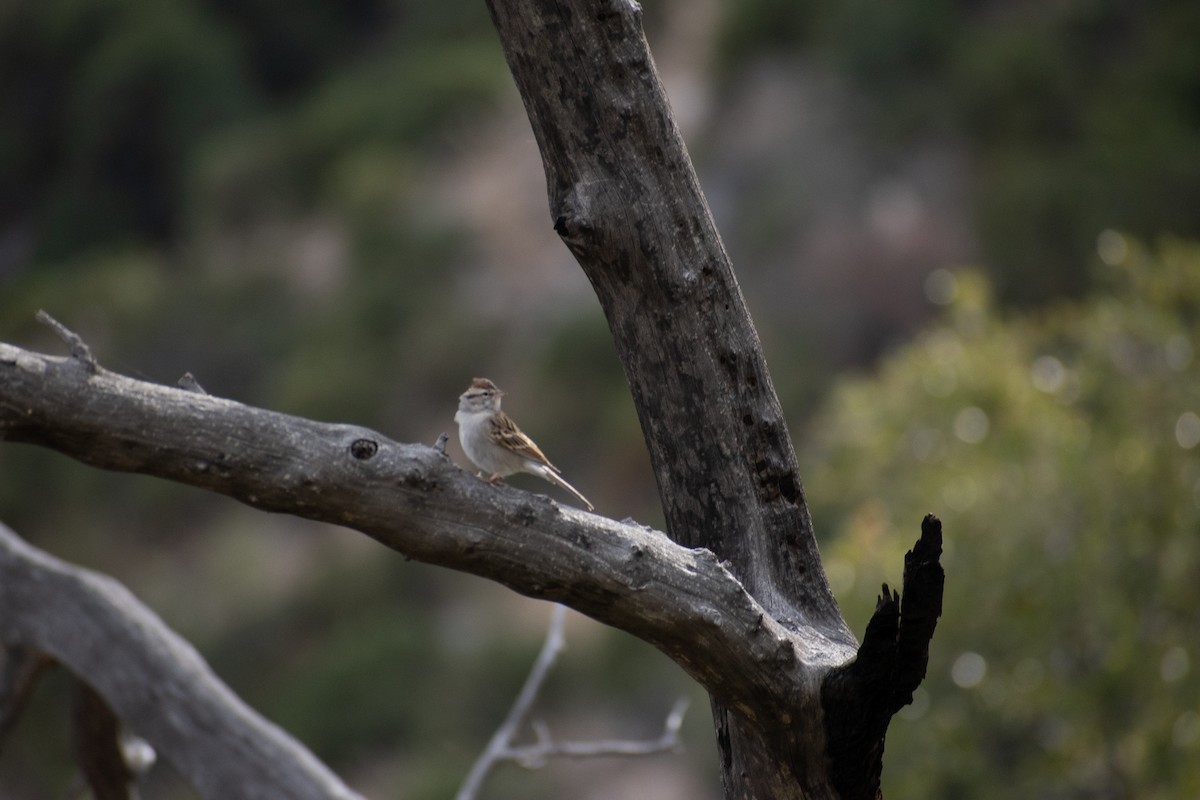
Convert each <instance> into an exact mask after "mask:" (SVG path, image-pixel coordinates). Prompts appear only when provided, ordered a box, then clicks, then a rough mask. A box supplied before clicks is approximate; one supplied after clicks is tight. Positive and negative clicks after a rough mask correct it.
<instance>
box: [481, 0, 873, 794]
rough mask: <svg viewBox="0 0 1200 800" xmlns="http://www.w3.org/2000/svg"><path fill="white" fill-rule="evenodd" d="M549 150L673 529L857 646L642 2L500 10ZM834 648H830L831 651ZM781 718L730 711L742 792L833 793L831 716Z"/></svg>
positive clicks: (824, 645) (765, 597)
mask: <svg viewBox="0 0 1200 800" xmlns="http://www.w3.org/2000/svg"><path fill="white" fill-rule="evenodd" d="M488 7H489V9H490V10H491V13H492V19H493V22H494V23H495V26H496V29H497V31H498V32H499V34H500V40H501V43H502V44H503V47H504V52H505V56H506V58H507V60H508V65H509V68H510V70H511V71H512V73H513V77H514V79H515V80H516V83H517V87H518V89H519V90H520V92H521V97H522V99H523V101H524V103H525V108H526V111H527V112H528V116H529V120H530V123H531V125H532V127H533V132H534V135H535V137H536V139H537V142H538V146H539V148H540V150H541V154H542V163H543V166H544V168H545V172H546V187H547V193H548V197H549V204H550V217H551V219H552V220H553V224H554V229H555V230H556V231H557V232H558V233H559V235H560V236H561V237H562V239H563V241H564V243H565V244H566V245H567V247H568V248H570V250H571V252H572V253H573V254H574V255H575V257H576V259H577V260H578V262H579V264H580V266H581V267H582V268H583V270H584V272H585V273H586V274H587V276H588V278H589V279H590V280H591V282H592V285H593V287H595V290H596V295H597V297H598V298H599V300H600V304H601V306H602V307H603V308H604V312H605V314H606V316H607V318H608V322H609V328H610V329H611V331H612V334H613V339H614V342H615V344H616V348H617V352H618V355H619V356H620V359H621V362H622V364H623V366H624V370H625V376H626V378H627V379H628V381H629V385H630V387H631V389H632V392H633V399H634V404H635V406H636V408H637V411H638V416H639V419H640V420H641V425H642V430H643V433H644V434H645V438H646V443H647V446H648V448H649V451H650V457H651V462H652V466H653V468H654V472H655V475H656V477H657V479H658V487H659V494H660V496H661V498H662V503H663V509H664V513H665V516H666V523H667V525H666V528H667V532H668V533H669V534H670V535H671V536H672V537H673V538H674V539H675V540H676V541H679V542H682V543H684V544H687V545H690V546H698V547H706V548H708V549H710V550H712V551H713V552H715V553H716V554H717V555H718V556H719V557H720V558H722V559H726V560H728V561H729V562H730V569H731V570H732V571H733V573H734V575H736V576H737V577H738V578H739V579H740V580H741V581H742V582H743V583H744V584H745V585H746V587H747V589H748V590H749V592H750V594H751V595H752V596H754V597H755V598H756V599H757V600H758V601H759V602H760V603H762V605H763V606H764V608H765V609H766V610H767V611H768V613H770V614H771V615H772V616H773V617H774V618H775V619H776V620H778V621H779V622H780V624H781V625H784V626H785V627H787V628H788V629H790V630H792V631H793V632H794V633H795V634H796V635H797V636H799V637H802V638H805V639H806V640H808V641H809V642H810V647H811V648H812V649H818V648H820V649H823V650H824V651H825V652H826V653H828V654H829V655H830V656H831V658H832V659H833V660H835V661H838V660H840V661H845V660H848V659H849V658H851V657H852V656H853V654H854V649H855V647H856V643H855V640H854V637H853V635H851V633H850V631H849V630H848V629H847V628H846V625H845V622H844V621H843V620H842V617H841V614H840V612H839V610H838V608H837V603H836V602H835V601H834V598H833V594H832V593H831V592H830V590H829V586H828V583H827V581H826V579H825V575H824V572H823V570H822V568H821V563H820V558H819V555H818V552H817V545H816V540H815V538H814V536H813V527H812V521H811V518H810V516H809V512H808V508H807V505H806V503H805V499H804V490H803V488H802V485H801V482H800V475H799V472H798V470H797V466H796V459H795V454H794V452H793V450H792V445H791V440H790V439H789V437H788V432H787V425H786V422H785V420H784V417H783V413H782V411H781V409H780V406H779V402H778V400H777V398H776V396H775V392H774V389H773V387H772V384H771V378H770V375H769V374H768V372H767V367H766V362H765V360H764V358H763V354H762V348H761V346H760V343H759V340H758V336H757V333H756V332H755V329H754V326H753V324H752V322H751V320H750V316H749V313H748V312H747V310H746V306H745V302H744V301H743V298H742V295H741V291H740V289H739V287H738V284H737V280H736V278H735V276H734V273H733V270H732V267H731V265H730V261H729V258H728V256H727V254H726V252H725V249H724V247H723V245H722V243H721V240H720V237H719V236H718V234H717V231H716V228H715V226H714V224H713V221H712V217H711V215H710V213H709V210H708V206H707V203H706V202H705V200H704V197H703V194H702V192H701V190H700V187H699V184H698V182H697V180H696V176H695V172H694V170H693V168H692V164H691V161H690V159H689V157H688V154H687V150H686V147H685V146H684V143H683V139H682V137H681V136H680V133H679V131H678V129H677V127H676V126H675V123H674V121H673V118H672V116H671V112H670V107H669V104H668V102H667V98H666V95H665V93H664V91H663V87H662V84H661V83H660V82H659V79H658V76H657V73H656V71H655V68H654V63H653V60H652V58H651V56H650V51H649V48H648V47H647V45H646V40H645V37H644V36H643V33H642V29H641V13H640V8H639V6H638V4H637V3H636V2H631V0H599V1H597V0H488ZM818 640H819V643H818ZM811 690H812V685H811V684H807V685H806V684H805V683H804V682H801V683H798V684H797V685H796V687H795V692H794V693H793V694H792V695H791V696H792V697H793V698H796V699H795V700H793V703H792V704H791V706H792V707H787V704H784V705H781V707H780V710H779V715H778V723H777V724H775V725H773V726H770V727H764V726H763V724H762V722H761V720H760V721H755V722H754V723H753V724H749V725H747V724H746V722H747V720H746V719H745V717H744V715H741V714H738V713H730V712H731V709H728V708H726V707H724V706H723V705H722V704H721V703H720V702H716V703H715V704H714V707H713V710H714V716H715V719H716V724H717V742H718V747H719V748H720V750H721V754H722V773H723V779H724V782H725V789H726V795H727V797H731V798H732V797H759V798H784V797H826V796H832V790H831V788H830V786H829V782H828V773H829V769H828V766H827V759H826V757H825V746H824V731H823V727H822V711H821V708H820V706H819V704H818V703H816V702H812V700H813V699H814V698H811V697H807V698H806V697H805V695H806V694H807V693H808V692H809V691H811Z"/></svg>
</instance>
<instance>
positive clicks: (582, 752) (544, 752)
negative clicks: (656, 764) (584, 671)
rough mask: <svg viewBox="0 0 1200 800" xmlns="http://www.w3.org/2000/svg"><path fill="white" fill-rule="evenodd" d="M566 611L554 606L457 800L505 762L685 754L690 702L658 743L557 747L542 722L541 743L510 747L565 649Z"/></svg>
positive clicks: (537, 727) (465, 799)
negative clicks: (683, 733) (683, 734)
mask: <svg viewBox="0 0 1200 800" xmlns="http://www.w3.org/2000/svg"><path fill="white" fill-rule="evenodd" d="M566 611H567V609H566V607H565V606H560V605H556V606H555V607H554V612H553V613H552V614H551V616H550V625H549V627H548V628H547V630H546V640H545V642H544V643H543V644H542V649H541V652H539V653H538V656H537V659H535V660H534V662H533V667H532V668H531V669H530V670H529V677H527V678H526V679H525V685H524V686H522V687H521V691H520V693H518V694H517V699H516V700H514V701H513V704H512V708H510V709H509V711H508V715H507V716H505V718H504V721H503V722H502V723H501V724H500V727H499V728H497V729H496V732H495V733H494V734H492V738H491V739H490V740H489V741H488V744H487V747H486V748H484V751H483V752H482V753H481V754H480V755H479V758H478V759H476V761H475V763H474V764H473V765H472V766H471V771H470V772H469V773H467V777H466V780H464V781H463V784H462V787H461V788H460V789H459V790H458V794H457V795H456V796H455V800H475V798H476V797H477V796H478V794H479V790H480V788H482V786H483V782H484V780H486V779H487V776H488V774H489V773H491V771H492V769H493V768H494V767H495V766H496V764H498V763H499V762H501V761H514V762H516V763H518V764H520V765H521V766H523V767H525V768H527V769H537V768H539V767H542V766H544V765H545V763H546V761H547V760H548V759H550V758H552V757H554V756H565V757H570V758H594V757H597V756H643V755H652V754H655V753H662V752H666V751H676V752H678V751H679V750H681V749H682V745H681V743H680V740H679V728H680V726H681V725H682V724H683V715H684V713H685V712H686V711H687V707H688V699H687V698H686V697H681V698H680V699H679V700H677V701H676V702H675V706H674V707H673V708H672V709H671V713H670V714H668V715H667V719H666V722H665V723H664V724H663V732H662V735H661V736H659V737H658V738H657V739H650V740H647V741H634V740H627V739H606V740H599V741H594V742H556V741H554V739H553V737H552V736H551V735H550V729H549V728H548V727H547V726H546V724H545V723H544V722H542V721H541V720H535V721H534V722H533V723H532V724H531V727H532V728H533V730H534V734H535V735H536V737H537V741H536V742H534V743H533V744H527V745H514V744H513V743H512V741H513V738H514V736H515V735H516V733H517V731H518V729H519V728H520V727H521V724H522V723H523V722H524V720H525V718H526V716H527V715H528V714H529V709H530V708H532V706H533V702H534V700H536V699H537V696H538V692H540V691H541V688H542V684H543V683H544V682H545V680H546V676H547V675H548V674H549V673H550V669H551V668H552V667H553V666H554V662H555V661H556V660H557V659H558V655H559V653H561V652H562V650H563V648H564V647H565V646H566V640H565V639H564V637H563V624H564V622H565V620H566Z"/></svg>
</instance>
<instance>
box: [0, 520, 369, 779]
mask: <svg viewBox="0 0 1200 800" xmlns="http://www.w3.org/2000/svg"><path fill="white" fill-rule="evenodd" d="M0 618H2V619H3V620H4V636H5V638H6V640H7V641H9V642H11V643H15V644H16V645H18V646H20V647H25V648H30V649H33V650H36V651H39V652H44V653H46V654H48V655H50V656H52V657H53V658H54V659H55V660H57V661H58V662H59V663H60V664H62V665H63V666H65V667H67V668H68V669H70V670H71V671H72V672H74V673H75V674H76V675H78V676H81V677H83V678H84V679H86V681H87V683H88V685H89V686H90V687H92V689H94V690H95V692H96V693H97V694H98V695H99V696H100V697H102V698H103V703H104V704H106V705H107V706H108V707H111V708H112V711H113V712H115V714H116V715H117V716H118V717H120V719H121V721H122V722H123V723H124V724H125V725H126V726H128V727H130V728H132V729H133V730H136V731H137V732H138V733H139V734H140V735H141V736H144V737H145V738H146V739H147V740H149V741H150V742H151V743H152V745H153V746H154V748H155V749H156V750H157V751H158V752H159V753H161V754H162V755H163V756H164V757H165V758H166V759H167V760H168V761H170V762H171V764H172V765H173V766H174V767H175V769H177V770H178V771H179V772H180V773H181V774H182V775H183V776H184V778H185V779H186V780H187V781H188V782H189V783H191V785H192V786H193V787H194V788H195V789H196V791H197V792H199V793H200V795H201V796H202V797H205V798H212V800H230V799H231V798H239V799H241V798H263V799H264V800H265V799H266V798H280V800H282V799H283V798H288V800H357V798H358V797H359V796H358V795H357V794H355V793H354V792H352V791H351V790H350V789H348V788H347V787H346V786H345V785H344V784H343V783H342V782H341V781H340V780H339V779H338V778H337V776H335V775H334V774H333V773H332V772H330V771H329V770H328V769H327V768H326V767H325V766H324V765H323V764H321V763H320V762H319V761H317V759H316V758H314V757H313V755H312V754H311V753H309V752H308V751H307V750H306V749H304V747H303V746H302V745H300V744H299V743H298V742H296V741H295V740H294V739H292V738H290V737H289V736H288V735H287V734H285V733H284V732H283V731H281V730H280V729H279V728H277V727H276V726H275V725H273V724H271V723H270V722H268V721H266V720H265V719H263V718H262V717H260V716H258V714H256V713H255V712H254V711H253V710H252V709H250V708H249V707H248V706H246V705H245V704H244V703H243V702H242V701H241V700H240V699H238V697H237V696H236V695H234V694H233V692H231V691H230V690H229V688H228V687H227V686H225V684H223V683H222V682H221V681H220V679H218V678H217V677H216V676H215V675H214V674H213V673H212V671H211V670H210V669H209V667H208V665H207V664H205V663H204V660H203V659H202V658H201V657H200V655H199V654H198V653H197V652H196V651H195V650H194V649H193V648H192V647H191V645H189V644H188V643H187V642H185V641H184V640H183V639H181V638H180V637H179V636H177V635H176V634H175V633H174V632H172V631H171V630H170V629H169V628H167V627H166V626H165V625H164V624H163V623H162V621H161V620H160V619H159V618H158V617H157V616H155V615H154V613H153V612H151V611H150V610H149V609H147V608H146V607H145V606H143V605H142V604H141V603H139V602H138V601H137V599H136V598H134V597H133V595H131V594H130V593H129V592H128V591H127V590H126V589H125V588H124V587H123V586H121V585H120V584H119V583H117V582H116V581H114V580H112V579H111V578H108V577H106V576H104V575H100V574H97V573H95V572H91V571H88V570H84V569H81V568H79V567H75V566H72V565H70V564H66V563H64V562H62V561H59V560H58V559H56V558H53V557H52V556H50V555H48V554H46V553H44V552H42V551H40V550H37V549H36V548H34V547H31V546H30V545H28V544H27V543H25V542H24V541H22V540H21V539H20V538H19V537H18V536H17V535H16V534H15V533H13V532H12V531H11V530H9V529H8V528H7V527H5V526H4V525H3V524H0ZM90 705H91V706H92V707H93V708H95V705H94V703H93V704H90ZM92 717H93V719H94V718H95V715H94V713H93V714H92ZM101 717H103V715H101ZM111 732H112V719H108V721H107V723H106V732H105V733H104V736H105V739H106V740H108V741H109V742H110V743H111V736H110V734H111ZM88 746H89V747H92V746H94V745H92V744H91V743H89V745H88ZM104 758H105V759H108V758H109V756H108V755H105V756H104ZM108 763H111V760H109V761H108ZM92 774H93V773H92V772H90V771H89V776H91V775H92Z"/></svg>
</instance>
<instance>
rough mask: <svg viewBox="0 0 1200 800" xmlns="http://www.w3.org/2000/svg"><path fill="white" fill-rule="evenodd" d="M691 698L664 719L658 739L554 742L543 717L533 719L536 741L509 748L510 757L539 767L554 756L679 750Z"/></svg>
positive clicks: (533, 766)
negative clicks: (680, 730) (681, 732)
mask: <svg viewBox="0 0 1200 800" xmlns="http://www.w3.org/2000/svg"><path fill="white" fill-rule="evenodd" d="M690 705H691V701H690V700H688V699H687V698H686V697H680V698H679V699H678V700H676V701H675V705H673V706H672V707H671V710H670V711H669V712H668V713H667V716H666V719H664V720H663V731H662V733H661V734H660V735H659V736H658V738H657V739H644V740H640V741H639V740H632V739H598V740H595V741H586V742H572V741H555V740H554V737H553V736H551V735H550V729H549V728H548V727H547V726H546V724H545V723H544V722H542V721H541V720H534V721H533V723H532V727H533V730H534V733H535V734H536V736H537V741H536V742H535V743H533V744H527V745H516V746H513V747H511V748H509V751H508V757H509V758H510V759H512V760H513V761H516V762H517V763H519V764H520V765H521V766H523V767H529V768H536V767H540V766H542V765H543V764H545V763H546V761H547V760H548V759H550V758H552V757H555V756H565V757H567V758H596V757H598V756H649V755H655V754H657V753H666V752H672V751H673V752H679V751H680V750H681V749H682V747H683V745H682V742H681V741H680V739H679V729H680V728H681V727H682V726H683V716H684V714H686V713H687V710H688V706H690Z"/></svg>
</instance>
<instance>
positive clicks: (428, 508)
mask: <svg viewBox="0 0 1200 800" xmlns="http://www.w3.org/2000/svg"><path fill="white" fill-rule="evenodd" d="M0 440H9V441H20V442H29V443H33V444H39V445H43V446H46V447H50V448H52V449H55V450H59V451H61V452H63V453H65V454H67V455H69V456H71V457H73V458H77V459H79V460H80V461H83V462H85V463H88V464H91V465H93V466H96V467H100V468H103V469H110V470H120V471H126V472H139V473H145V474H148V475H156V476H158V477H161V478H167V479H170V480H175V481H179V482H181V483H186V484H190V485H192V486H198V487H201V488H205V489H210V490H212V491H215V492H219V493H221V494H226V495H229V496H231V497H234V498H237V499H238V500H241V501H242V502H244V503H247V504H248V505H251V506H254V507H255V508H259V509H262V510H265V511H276V512H285V513H290V514H295V515H297V516H302V517H307V518H309V519H315V520H322V521H325V522H333V523H336V524H339V525H345V526H347V527H350V528H355V529H357V530H360V531H362V532H363V533H366V534H367V535H369V536H372V537H373V538H375V539H377V540H379V541H380V542H382V543H383V544H385V545H387V546H388V547H391V548H393V549H395V550H397V551H398V552H400V553H403V554H404V555H405V556H407V557H409V558H412V559H415V560H418V561H424V562H427V563H431V564H438V565H441V566H445V567H450V568H452V569H456V570H460V571H463V572H468V573H472V574H475V575H479V576H481V577H485V578H489V579H491V580H494V581H497V582H499V583H502V584H504V585H505V586H508V587H510V588H512V589H514V590H516V591H518V592H521V593H522V594H525V595H529V596H531V597H538V598H543V599H547V600H554V601H557V602H561V603H563V604H564V605H568V606H570V607H572V608H574V609H575V610H577V611H580V612H582V613H584V614H587V615H588V616H591V617H593V618H595V619H597V620H599V621H601V622H604V623H606V624H608V625H612V626H613V627H616V628H620V629H622V630H625V631H628V632H629V633H631V634H633V635H635V636H637V637H639V638H641V639H644V640H645V641H648V642H650V643H651V644H653V645H655V646H656V647H658V648H659V649H661V650H662V651H663V652H665V653H666V654H667V655H669V656H670V657H671V658H673V659H674V660H675V661H677V662H678V663H680V664H681V665H682V666H683V667H684V669H686V670H687V671H688V672H689V673H690V674H691V675H692V676H693V677H694V678H696V680H698V681H699V682H700V683H701V684H702V685H704V686H705V687H706V688H707V689H708V690H709V691H710V692H711V693H713V694H714V695H716V696H718V697H720V698H722V700H723V702H725V703H728V704H731V705H733V706H735V707H737V708H740V709H742V710H743V711H744V713H746V714H748V715H750V716H754V717H761V716H763V715H774V714H776V713H777V711H776V708H777V698H778V697H779V696H781V693H783V692H784V691H785V689H788V688H789V687H790V686H792V685H793V684H794V682H795V681H796V680H799V679H800V678H799V676H801V675H803V674H805V671H806V670H807V669H808V665H809V664H821V665H824V666H826V667H827V666H829V665H832V664H834V663H840V661H844V660H845V653H844V652H838V651H830V650H828V649H827V648H825V647H824V646H823V644H822V643H821V642H820V640H815V639H812V638H811V637H807V636H802V635H799V634H797V633H795V632H792V631H789V630H788V629H787V628H785V627H784V626H782V625H780V624H779V623H778V622H777V621H775V620H774V619H773V618H772V617H771V615H769V614H767V613H766V611H765V610H764V609H763V608H762V606H761V605H760V604H759V603H758V602H757V601H756V600H755V599H754V598H753V597H751V596H750V594H749V593H748V592H747V591H746V590H745V588H744V587H743V586H742V584H741V582H740V581H738V580H737V578H735V577H734V576H733V575H732V574H731V573H730V571H729V569H728V568H727V567H726V565H724V564H723V563H721V562H720V561H719V560H718V559H717V558H716V557H715V556H714V555H713V554H712V553H711V552H710V551H708V550H705V549H693V548H688V547H684V546H682V545H679V544H677V543H675V542H673V541H672V540H671V539H670V538H668V537H667V536H666V535H665V534H663V533H661V532H659V531H655V530H651V529H649V528H645V527H643V526H640V525H637V524H634V523H628V522H616V521H614V520H609V519H606V518H604V517H600V516H597V515H595V514H588V513H585V512H583V511H578V510H576V509H573V508H566V507H562V506H559V505H558V504H557V503H556V502H554V501H553V500H551V499H550V498H548V497H545V496H544V495H535V494H530V493H528V492H523V491H520V490H517V489H515V488H512V487H507V486H493V485H491V484H488V483H486V482H485V481H481V480H479V479H478V478H476V477H475V476H474V475H472V474H469V473H467V472H464V471H463V470H461V469H459V468H458V467H457V466H455V465H454V464H453V462H451V461H450V460H449V459H448V458H446V457H445V455H444V454H442V453H440V452H439V451H437V450H436V449H434V448H432V447H425V446H422V445H415V444H400V443H398V442H394V441H391V440H390V439H388V438H386V437H384V436H383V435H382V434H380V433H377V432H375V431H371V430H368V429H366V428H361V427H357V426H354V425H342V424H329V423H321V422H315V421H312V420H307V419H302V418H300V417H294V416H289V415H287V414H280V413H276V412H272V411H266V410H263V409H258V408H253V407H251V406H247V405H243V404H241V403H237V402H234V401H231V400H226V399H222V398H219V397H214V396H212V395H207V394H197V393H195V392H190V391H186V390H183V389H179V388H176V387H170V386H160V385H157V384H152V383H146V382H144V381H138V380H134V379H132V378H127V377H124V376H121V375H117V374H116V373H113V372H109V371H108V370H105V369H103V368H100V367H95V368H94V370H93V368H90V367H87V366H85V365H84V364H83V363H82V362H80V361H78V360H76V359H73V358H56V357H52V356H44V355H39V354H37V353H32V352H29V351H27V350H22V349H20V348H17V347H13V346H11V345H7V344H0Z"/></svg>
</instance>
